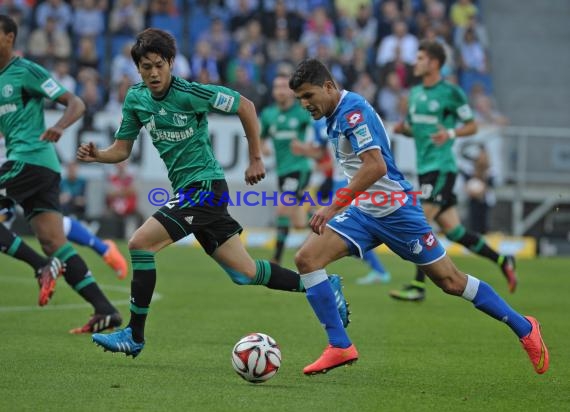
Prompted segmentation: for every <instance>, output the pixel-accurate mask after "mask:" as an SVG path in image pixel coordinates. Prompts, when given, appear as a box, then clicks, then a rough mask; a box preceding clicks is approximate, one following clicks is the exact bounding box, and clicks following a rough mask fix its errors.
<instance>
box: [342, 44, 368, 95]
mask: <svg viewBox="0 0 570 412" xmlns="http://www.w3.org/2000/svg"><path fill="white" fill-rule="evenodd" d="M342 70H343V72H344V77H345V79H346V80H345V87H346V88H347V89H349V90H350V89H352V85H353V84H354V83H355V82H356V79H358V77H359V76H360V74H361V73H368V74H369V75H371V76H373V77H374V75H375V72H376V71H375V68H374V67H372V65H371V64H370V63H369V61H368V53H367V52H366V49H364V48H363V47H357V48H356V49H355V50H354V55H353V58H352V61H348V62H344V63H343V67H342Z"/></svg>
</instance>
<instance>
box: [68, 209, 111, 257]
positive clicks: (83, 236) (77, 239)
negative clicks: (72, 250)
mask: <svg viewBox="0 0 570 412" xmlns="http://www.w3.org/2000/svg"><path fill="white" fill-rule="evenodd" d="M63 228H64V231H65V236H66V237H67V239H68V240H71V241H72V242H73V243H77V244H78V245H81V246H88V247H90V248H91V249H93V250H94V251H95V252H97V253H98V254H99V255H101V256H103V255H104V254H105V252H107V250H108V249H109V246H107V245H106V244H105V243H103V241H102V240H101V239H99V238H98V237H97V236H95V235H94V234H93V233H91V232H90V231H89V230H88V229H87V228H86V227H85V226H83V225H82V224H81V222H79V221H78V220H75V219H73V218H71V217H69V216H64V217H63Z"/></svg>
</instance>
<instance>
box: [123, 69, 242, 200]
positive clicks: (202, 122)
mask: <svg viewBox="0 0 570 412" xmlns="http://www.w3.org/2000/svg"><path fill="white" fill-rule="evenodd" d="M239 101H240V94H239V93H237V92H236V91H233V90H231V89H228V88H226V87H222V86H216V85H205V84H200V83H194V82H192V83H190V82H188V81H186V80H184V79H181V78H178V77H173V78H172V82H171V85H170V89H169V90H168V92H167V93H166V95H165V96H164V97H163V98H160V99H157V98H154V97H153V96H152V95H151V93H150V90H149V89H148V88H147V87H146V85H145V84H144V83H138V84H136V85H134V86H132V87H131V88H130V89H129V91H128V92H127V95H126V97H125V102H124V104H123V119H122V121H121V125H120V126H119V129H118V130H117V132H116V133H115V138H116V139H124V140H136V138H137V136H138V134H139V131H140V129H141V127H143V126H144V127H145V128H146V129H147V131H148V132H149V134H150V137H151V139H152V143H153V145H154V147H156V149H157V150H158V153H159V155H160V157H161V158H162V160H163V161H164V164H165V165H166V168H167V171H168V178H169V180H170V182H171V184H172V188H173V190H174V191H179V190H182V189H184V188H186V187H188V186H190V184H191V183H193V182H198V181H210V180H218V179H224V178H225V177H224V171H223V169H222V167H221V165H220V164H219V162H218V161H217V160H216V158H215V156H214V152H213V150H212V144H211V141H210V136H209V133H208V117H207V114H208V113H209V112H214V113H221V114H232V113H236V112H237V109H238V106H239Z"/></svg>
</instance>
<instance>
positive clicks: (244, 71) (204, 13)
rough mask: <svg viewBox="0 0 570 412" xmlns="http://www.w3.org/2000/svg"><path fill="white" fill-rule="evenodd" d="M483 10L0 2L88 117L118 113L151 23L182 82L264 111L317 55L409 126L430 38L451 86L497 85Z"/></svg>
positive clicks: (470, 5) (437, 1)
mask: <svg viewBox="0 0 570 412" xmlns="http://www.w3.org/2000/svg"><path fill="white" fill-rule="evenodd" d="M479 7H480V5H479V4H478V2H477V1H476V0H475V1H472V0H455V1H454V0H368V1H366V0H336V1H335V0H289V1H283V0H218V1H214V0H72V1H64V0H44V1H35V0H3V1H0V13H5V14H8V15H10V16H11V17H13V18H14V19H15V20H16V21H17V23H18V25H19V28H20V29H19V33H18V38H17V44H16V50H17V52H18V53H20V54H21V55H23V56H25V57H27V58H30V59H31V60H33V61H36V62H38V63H40V64H42V65H44V66H45V67H46V68H48V69H49V70H51V71H52V74H53V75H54V77H55V78H56V79H57V80H58V81H60V82H61V83H62V84H63V85H64V86H65V87H67V88H68V89H69V90H70V91H73V92H75V93H77V94H78V95H79V96H80V97H81V98H82V99H83V100H84V101H85V102H86V105H87V108H88V113H87V118H89V117H92V116H93V115H94V113H96V112H97V111H100V110H105V109H107V110H111V111H118V110H119V109H120V107H121V104H122V102H123V99H124V96H125V93H126V90H127V89H128V87H129V86H130V85H132V84H134V83H136V82H138V81H140V76H139V74H138V73H137V70H136V68H135V66H134V65H133V63H132V60H131V58H130V47H131V46H132V42H133V39H134V37H135V35H136V33H137V32H139V31H140V30H142V29H143V28H145V27H156V28H161V29H164V30H167V31H169V32H171V33H172V34H173V35H174V37H175V38H176V40H177V43H178V45H179V49H180V50H179V51H178V55H177V56H176V61H175V67H174V74H175V75H177V76H180V77H182V78H185V79H187V80H193V81H198V82H201V83H213V84H223V85H227V86H229V87H231V88H233V89H234V90H237V91H239V92H240V93H242V94H243V95H244V96H246V97H248V98H250V99H251V100H252V101H253V102H254V103H255V104H256V107H257V109H258V112H260V111H261V110H262V109H263V108H264V107H265V106H266V105H268V104H269V103H270V102H271V90H270V88H269V87H267V85H270V84H271V83H272V80H273V78H274V76H275V74H276V73H277V72H278V70H279V67H280V65H282V64H287V65H290V66H291V67H294V66H295V65H296V64H297V63H298V62H300V61H301V60H302V59H303V58H305V57H315V58H318V59H319V60H321V61H323V62H324V63H325V64H326V65H327V66H328V67H330V69H331V71H332V73H333V75H334V76H335V78H336V79H337V81H338V82H339V83H341V85H342V86H343V87H344V88H347V89H349V90H353V91H355V92H357V93H360V94H362V95H363V96H365V97H366V99H367V100H369V102H370V103H371V104H372V105H373V106H374V107H375V108H376V109H377V110H378V112H379V113H380V114H381V115H382V116H383V118H384V119H385V120H386V121H398V120H401V119H402V118H403V117H404V115H405V106H406V96H407V91H408V90H409V88H410V86H411V85H412V84H413V83H414V82H415V79H414V78H413V73H412V67H413V63H414V61H415V55H416V50H417V47H418V42H419V40H421V39H423V38H431V39H437V40H438V41H439V42H441V43H442V44H443V46H444V48H445V50H446V52H447V62H446V65H445V67H444V68H443V74H444V76H445V78H446V80H449V81H451V82H454V83H458V84H459V85H460V86H461V87H462V88H463V89H464V91H465V92H466V94H467V95H468V96H470V97H473V98H474V99H475V98H476V99H478V100H477V101H481V100H482V97H481V96H483V97H487V98H488V97H489V96H490V95H491V93H492V85H491V81H490V76H489V59H488V45H489V44H488V36H487V35H486V31H485V28H484V26H483V25H482V23H481V21H480V17H481V12H480V10H479ZM490 101H491V102H492V99H490ZM471 103H474V102H471ZM475 103H476V102H475ZM472 106H473V107H474V108H477V107H478V104H472Z"/></svg>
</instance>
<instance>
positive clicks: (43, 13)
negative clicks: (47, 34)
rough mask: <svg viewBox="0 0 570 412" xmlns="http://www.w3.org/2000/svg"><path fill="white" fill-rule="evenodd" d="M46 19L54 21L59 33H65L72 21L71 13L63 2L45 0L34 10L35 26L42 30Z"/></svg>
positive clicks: (59, 0) (68, 6)
mask: <svg viewBox="0 0 570 412" xmlns="http://www.w3.org/2000/svg"><path fill="white" fill-rule="evenodd" d="M48 17H53V18H54V19H55V21H56V25H57V29H58V30H59V31H62V32H67V31H68V30H69V27H70V26H71V22H72V20H73V11H72V9H71V6H70V5H69V4H67V3H66V2H64V1H63V0H46V1H44V2H42V3H40V5H39V6H38V8H37V9H36V25H37V26H39V27H41V28H44V27H45V25H46V23H47V20H48Z"/></svg>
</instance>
